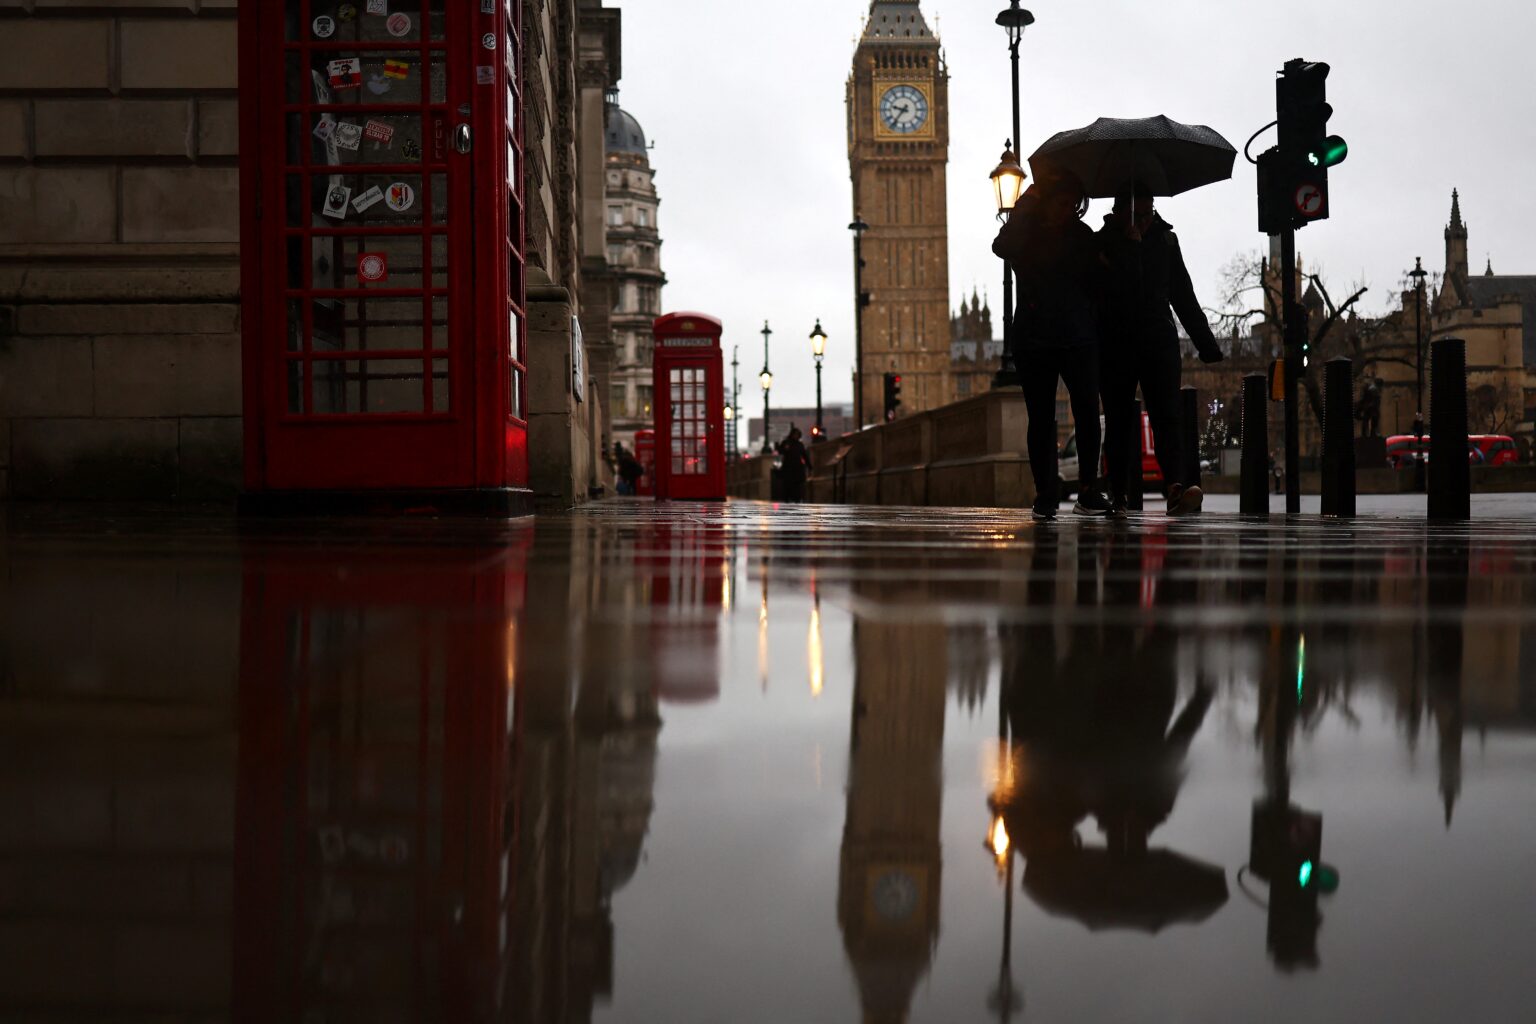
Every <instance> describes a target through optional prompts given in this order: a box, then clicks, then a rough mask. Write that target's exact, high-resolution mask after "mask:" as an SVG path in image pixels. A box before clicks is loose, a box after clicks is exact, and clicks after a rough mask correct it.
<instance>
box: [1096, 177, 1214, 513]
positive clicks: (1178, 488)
mask: <svg viewBox="0 0 1536 1024" xmlns="http://www.w3.org/2000/svg"><path fill="white" fill-rule="evenodd" d="M1133 192H1134V197H1133ZM1153 203H1154V200H1153V198H1152V192H1151V190H1150V189H1148V188H1147V187H1146V186H1145V185H1141V184H1138V185H1136V186H1135V188H1134V189H1132V188H1131V187H1130V186H1127V187H1126V188H1124V189H1122V190H1121V191H1120V192H1119V193H1118V194H1117V195H1116V196H1115V205H1114V210H1113V212H1111V213H1110V214H1109V216H1107V217H1105V218H1104V227H1103V228H1102V229H1101V230H1100V231H1099V236H1098V237H1099V244H1100V245H1101V246H1102V247H1103V251H1104V255H1105V258H1106V259H1107V260H1108V261H1109V272H1110V287H1109V291H1108V302H1106V303H1105V314H1106V315H1105V317H1104V321H1103V324H1102V328H1103V340H1102V342H1101V343H1100V346H1099V348H1100V352H1101V353H1102V355H1103V366H1102V369H1101V373H1102V377H1103V393H1104V429H1105V431H1106V432H1107V435H1108V436H1107V437H1106V438H1105V441H1104V453H1105V458H1106V459H1107V461H1108V463H1109V489H1110V493H1111V495H1112V496H1114V497H1115V498H1117V499H1119V500H1120V504H1121V505H1122V506H1123V505H1124V498H1125V495H1124V494H1120V493H1118V492H1119V491H1121V490H1123V489H1124V488H1125V486H1126V481H1128V480H1129V479H1130V477H1131V459H1132V455H1133V453H1132V451H1131V438H1132V437H1135V436H1138V434H1139V432H1138V431H1136V430H1135V428H1134V426H1133V425H1132V423H1131V416H1132V414H1133V410H1134V408H1135V401H1136V387H1137V385H1138V384H1139V385H1140V386H1141V397H1142V399H1143V400H1144V401H1145V403H1146V410H1147V420H1148V421H1149V423H1150V424H1151V427H1152V440H1153V446H1154V448H1155V449H1156V453H1157V462H1158V466H1159V468H1161V470H1162V474H1163V480H1164V481H1166V482H1167V496H1168V512H1169V513H1170V514H1173V513H1182V512H1198V511H1200V504H1201V498H1202V494H1201V491H1200V488H1199V487H1196V486H1194V485H1193V484H1190V481H1191V480H1192V479H1194V478H1195V477H1197V476H1198V475H1199V472H1198V469H1197V468H1196V467H1194V466H1186V465H1185V464H1184V461H1185V460H1184V442H1185V439H1184V438H1183V437H1182V433H1183V428H1182V423H1181V420H1180V409H1179V385H1180V379H1179V378H1180V371H1181V368H1182V359H1181V355H1180V352H1179V332H1178V328H1177V327H1175V326H1174V322H1173V316H1172V315H1170V312H1169V311H1170V308H1171V309H1172V311H1173V313H1175V314H1177V316H1178V319H1179V322H1180V323H1182V324H1183V325H1184V329H1185V330H1186V331H1187V332H1189V337H1190V340H1191V341H1193V342H1194V345H1195V349H1196V350H1197V351H1198V352H1199V354H1200V361H1201V362H1203V363H1216V362H1220V361H1221V359H1222V352H1221V348H1220V347H1219V346H1218V345H1217V344H1216V338H1215V336H1214V335H1213V334H1212V333H1211V326H1210V324H1209V323H1207V322H1206V319H1205V313H1204V311H1203V310H1202V309H1201V307H1200V300H1199V299H1197V298H1196V297H1195V288H1194V285H1193V284H1192V283H1191V282H1190V279H1189V271H1188V270H1187V269H1186V268H1185V266H1184V256H1183V253H1182V252H1181V251H1180V249H1179V240H1178V237H1177V236H1175V235H1174V233H1173V228H1172V227H1171V226H1170V225H1169V224H1168V222H1167V221H1165V220H1163V219H1162V218H1161V217H1159V216H1158V214H1157V210H1156V209H1155V208H1154V205H1153Z"/></svg>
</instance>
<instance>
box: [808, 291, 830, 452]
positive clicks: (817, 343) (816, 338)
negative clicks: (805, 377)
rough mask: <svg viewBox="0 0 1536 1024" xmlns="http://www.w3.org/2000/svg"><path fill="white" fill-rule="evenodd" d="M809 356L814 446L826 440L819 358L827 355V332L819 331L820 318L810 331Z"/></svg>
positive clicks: (812, 440)
mask: <svg viewBox="0 0 1536 1024" xmlns="http://www.w3.org/2000/svg"><path fill="white" fill-rule="evenodd" d="M811 354H812V355H813V356H815V357H816V436H815V437H813V438H811V443H812V444H815V443H816V442H817V441H825V440H826V439H827V428H826V427H825V426H824V425H823V424H822V422H821V358H822V356H824V355H826V354H827V332H826V331H824V330H822V329H821V317H817V318H816V326H815V327H814V328H812V329H811Z"/></svg>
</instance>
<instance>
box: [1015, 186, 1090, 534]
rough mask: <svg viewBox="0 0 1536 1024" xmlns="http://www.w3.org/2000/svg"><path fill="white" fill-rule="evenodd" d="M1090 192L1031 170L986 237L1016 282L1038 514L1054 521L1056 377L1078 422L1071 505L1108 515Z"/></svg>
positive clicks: (1018, 344) (1019, 354)
mask: <svg viewBox="0 0 1536 1024" xmlns="http://www.w3.org/2000/svg"><path fill="white" fill-rule="evenodd" d="M1087 210H1088V197H1087V196H1086V195H1085V194H1084V192H1083V187H1082V185H1081V184H1079V183H1078V181H1077V179H1076V178H1073V177H1071V176H1070V175H1053V176H1050V177H1046V178H1042V177H1041V176H1040V175H1039V174H1037V175H1036V177H1035V181H1034V183H1033V184H1031V185H1030V187H1029V190H1028V191H1026V192H1025V193H1024V195H1022V196H1020V197H1019V201H1018V202H1017V203H1015V204H1014V206H1013V212H1012V213H1010V214H1009V215H1008V221H1007V223H1006V224H1004V225H1003V229H1002V230H1001V231H1000V232H998V235H997V239H996V240H995V241H994V242H993V243H992V252H993V253H994V254H996V255H998V256H1001V257H1002V258H1003V259H1005V260H1007V261H1008V265H1009V266H1010V267H1011V268H1012V269H1013V272H1014V274H1015V275H1016V276H1017V279H1018V301H1017V303H1016V306H1015V310H1016V311H1015V313H1014V318H1013V323H1012V324H1011V325H1010V326H1011V328H1012V336H1013V351H1014V359H1015V362H1016V363H1017V365H1018V369H1019V378H1020V380H1021V381H1022V383H1023V385H1024V404H1025V407H1026V409H1027V410H1028V413H1029V427H1028V437H1027V442H1028V449H1029V470H1030V473H1031V474H1032V475H1033V476H1034V478H1035V505H1034V509H1033V514H1034V516H1035V518H1036V519H1054V518H1056V510H1057V507H1058V506H1059V505H1060V500H1061V499H1060V495H1059V494H1058V493H1057V485H1058V479H1059V478H1058V476H1057V462H1056V459H1057V453H1056V382H1057V381H1058V380H1060V381H1064V382H1065V383H1066V385H1067V393H1068V394H1069V395H1070V396H1071V399H1072V419H1073V421H1074V422H1075V423H1076V426H1077V452H1078V463H1077V464H1078V472H1079V474H1080V477H1079V487H1078V490H1079V494H1078V499H1077V504H1076V505H1075V506H1073V509H1072V511H1074V512H1076V513H1077V514H1078V515H1084V516H1102V515H1108V514H1109V498H1108V497H1106V496H1105V495H1104V494H1103V493H1102V492H1101V491H1100V490H1099V488H1098V486H1097V481H1096V479H1095V477H1096V476H1097V474H1098V468H1099V440H1100V431H1099V323H1098V305H1099V303H1098V291H1099V289H1100V287H1101V285H1102V276H1103V263H1102V262H1101V260H1100V258H1099V253H1098V247H1097V245H1096V244H1095V242H1094V237H1093V230H1092V229H1091V228H1089V227H1088V225H1086V224H1084V223H1083V220H1082V218H1083V214H1084V213H1086V212H1087Z"/></svg>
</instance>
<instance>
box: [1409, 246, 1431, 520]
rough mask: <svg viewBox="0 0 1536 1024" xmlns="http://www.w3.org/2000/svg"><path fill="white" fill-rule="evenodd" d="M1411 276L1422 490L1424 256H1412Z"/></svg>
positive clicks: (1417, 464) (1416, 458) (1417, 470)
mask: <svg viewBox="0 0 1536 1024" xmlns="http://www.w3.org/2000/svg"><path fill="white" fill-rule="evenodd" d="M1408 276H1409V277H1411V278H1413V353H1414V363H1415V364H1416V365H1417V367H1418V368H1417V371H1416V372H1417V374H1418V391H1417V397H1416V398H1415V400H1414V401H1415V408H1414V413H1413V437H1414V444H1413V463H1414V468H1413V475H1414V483H1415V485H1416V486H1417V487H1418V489H1419V490H1420V491H1422V490H1424V326H1423V315H1424V278H1426V277H1428V276H1429V274H1428V273H1427V272H1426V271H1425V270H1424V258H1423V257H1422V256H1415V257H1414V258H1413V269H1412V270H1410V271H1409V272H1408Z"/></svg>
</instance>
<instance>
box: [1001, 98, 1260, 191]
mask: <svg viewBox="0 0 1536 1024" xmlns="http://www.w3.org/2000/svg"><path fill="white" fill-rule="evenodd" d="M1236 159H1237V150H1236V149H1234V148H1232V143H1230V142H1228V141H1227V140H1226V139H1224V138H1222V137H1221V135H1220V134H1219V133H1217V132H1215V131H1213V130H1212V129H1210V128H1207V127H1205V126H1204V125H1189V124H1180V123H1179V122H1177V121H1170V120H1169V119H1168V118H1166V117H1163V116H1162V115H1158V116H1157V117H1142V118H1130V119H1126V118H1115V117H1101V118H1099V119H1098V120H1097V121H1095V122H1093V124H1090V125H1088V126H1087V127H1086V128H1074V129H1072V130H1071V131H1065V132H1057V133H1056V134H1055V135H1053V136H1051V137H1050V138H1049V139H1048V140H1046V143H1045V145H1043V146H1041V147H1040V148H1039V149H1037V150H1035V152H1034V154H1033V155H1032V156H1030V158H1029V166H1030V169H1031V170H1033V171H1034V172H1035V177H1036V178H1039V177H1040V176H1041V174H1042V173H1044V174H1046V175H1047V176H1049V174H1050V173H1051V172H1052V171H1058V172H1060V171H1066V172H1068V173H1070V174H1072V175H1073V176H1075V177H1076V178H1077V179H1078V180H1079V181H1081V182H1082V183H1083V188H1084V189H1086V190H1087V192H1088V195H1089V197H1090V198H1095V199H1103V198H1108V197H1111V196H1113V195H1114V194H1115V193H1116V192H1117V191H1119V190H1120V189H1122V188H1124V187H1125V186H1126V185H1129V184H1131V183H1132V182H1141V183H1142V184H1144V185H1146V186H1148V187H1149V188H1151V190H1152V194H1153V195H1159V196H1176V195H1178V194H1179V193H1180V192H1188V191H1189V190H1190V189H1194V188H1199V187H1200V186H1201V185H1209V184H1210V183H1211V182H1213V181H1225V180H1226V179H1228V178H1230V177H1232V163H1233V161H1234V160H1236Z"/></svg>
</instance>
